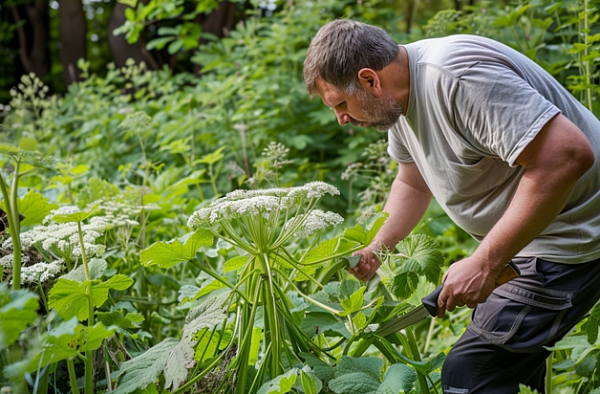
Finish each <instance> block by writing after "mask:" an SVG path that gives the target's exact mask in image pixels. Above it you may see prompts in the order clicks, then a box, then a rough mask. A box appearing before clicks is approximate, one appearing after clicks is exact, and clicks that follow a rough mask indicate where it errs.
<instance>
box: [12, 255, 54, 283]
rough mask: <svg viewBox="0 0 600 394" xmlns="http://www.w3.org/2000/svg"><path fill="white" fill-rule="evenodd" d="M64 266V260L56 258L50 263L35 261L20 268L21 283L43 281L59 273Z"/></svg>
mask: <svg viewBox="0 0 600 394" xmlns="http://www.w3.org/2000/svg"><path fill="white" fill-rule="evenodd" d="M63 266H64V261H62V260H56V261H53V262H51V263H44V262H41V263H37V264H34V265H31V266H24V267H22V268H21V283H23V284H26V283H31V284H37V283H44V282H46V281H47V280H48V279H51V278H53V277H55V276H56V275H58V274H60V272H61V271H62V268H63Z"/></svg>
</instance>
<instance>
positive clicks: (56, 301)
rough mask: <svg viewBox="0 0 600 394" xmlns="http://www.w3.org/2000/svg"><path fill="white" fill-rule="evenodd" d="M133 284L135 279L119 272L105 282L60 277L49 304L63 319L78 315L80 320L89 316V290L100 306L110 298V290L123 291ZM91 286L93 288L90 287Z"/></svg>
mask: <svg viewBox="0 0 600 394" xmlns="http://www.w3.org/2000/svg"><path fill="white" fill-rule="evenodd" d="M132 284H133V279H131V278H129V277H127V276H125V275H122V274H117V275H115V276H113V277H112V278H110V279H109V280H107V281H105V282H101V281H98V280H94V281H89V280H86V281H84V282H82V283H80V282H77V281H75V280H69V279H65V278H59V279H58V281H57V282H56V284H55V285H54V287H53V288H52V289H51V290H50V294H49V298H48V305H49V306H50V307H51V308H54V309H56V311H57V312H58V314H59V315H60V316H61V317H62V318H63V319H70V318H71V317H73V316H77V318H78V319H79V320H86V319H87V318H88V317H89V312H90V310H89V305H88V291H90V293H91V297H92V304H93V306H94V307H96V308H97V307H99V306H102V305H103V304H104V302H105V301H106V300H107V298H108V291H109V290H111V289H112V290H119V291H123V290H126V289H127V288H129V286H131V285H132ZM90 286H91V290H88V288H89V287H90Z"/></svg>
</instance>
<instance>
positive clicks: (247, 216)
mask: <svg viewBox="0 0 600 394" xmlns="http://www.w3.org/2000/svg"><path fill="white" fill-rule="evenodd" d="M326 194H330V195H338V194H339V191H338V189H337V188H335V187H334V186H332V185H329V184H327V183H325V182H311V183H307V184H306V185H304V186H298V187H290V188H272V189H260V190H236V191H233V192H231V193H228V194H227V195H225V197H222V198H220V199H218V200H216V201H214V202H212V203H211V204H210V205H209V206H208V207H205V208H202V209H200V210H198V211H196V212H195V213H194V214H192V216H191V217H190V218H189V220H188V226H189V227H192V228H197V227H205V228H209V229H211V231H213V233H215V235H217V236H219V237H221V238H223V236H224V235H225V237H224V239H225V240H226V241H228V242H230V243H232V244H234V245H237V246H239V247H241V248H243V249H244V250H246V251H248V252H250V253H253V254H254V253H257V252H258V251H262V252H264V251H269V250H274V249H275V248H277V247H279V246H281V245H282V244H283V243H284V242H285V241H286V240H288V239H289V238H290V237H291V236H293V235H295V233H296V232H297V231H298V230H299V229H301V228H304V226H305V224H306V223H307V222H309V223H308V224H306V228H304V230H302V233H303V234H307V235H308V234H312V233H314V232H315V231H317V230H318V229H322V228H325V227H327V226H329V225H333V224H337V223H340V222H341V221H340V219H341V217H340V216H339V215H337V216H334V215H335V214H333V213H327V214H326V213H324V212H323V211H319V212H316V213H315V214H312V215H311V212H313V210H314V208H315V205H316V204H317V202H318V201H319V199H320V198H321V197H323V196H325V195H326ZM285 223H287V224H288V225H284V224H285ZM217 227H218V228H219V229H220V230H222V233H219V232H218V230H217ZM236 229H239V230H238V231H236ZM311 229H312V230H311ZM223 233H224V234H223ZM239 234H241V236H240V235H239Z"/></svg>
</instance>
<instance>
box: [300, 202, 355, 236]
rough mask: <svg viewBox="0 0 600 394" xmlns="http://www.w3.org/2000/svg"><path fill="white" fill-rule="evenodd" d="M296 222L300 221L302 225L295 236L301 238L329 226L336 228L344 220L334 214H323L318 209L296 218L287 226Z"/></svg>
mask: <svg viewBox="0 0 600 394" xmlns="http://www.w3.org/2000/svg"><path fill="white" fill-rule="evenodd" d="M298 220H300V221H302V222H303V223H302V225H301V226H300V227H299V228H298V230H296V232H295V235H296V236H298V237H300V238H303V237H308V236H309V235H311V234H314V233H315V232H317V231H319V230H323V229H325V228H327V227H329V226H336V225H338V224H340V223H342V222H343V221H344V218H343V217H341V216H340V215H338V214H337V213H335V212H324V211H322V210H320V209H313V210H312V211H310V212H309V213H308V214H306V215H302V217H296V218H294V219H292V220H291V221H289V222H288V225H290V226H293V225H294V223H297V222H298Z"/></svg>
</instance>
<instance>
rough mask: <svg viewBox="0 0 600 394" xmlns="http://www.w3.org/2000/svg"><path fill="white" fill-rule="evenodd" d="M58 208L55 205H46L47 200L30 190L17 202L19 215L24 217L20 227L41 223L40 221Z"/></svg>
mask: <svg viewBox="0 0 600 394" xmlns="http://www.w3.org/2000/svg"><path fill="white" fill-rule="evenodd" d="M56 208H58V205H57V204H53V203H48V199H47V198H46V197H44V196H42V195H41V194H40V193H38V192H36V191H34V190H30V191H29V193H27V194H26V195H25V196H23V198H21V200H20V201H19V213H21V214H22V215H23V216H25V219H23V221H21V226H29V225H32V224H39V223H42V220H43V219H44V218H45V217H46V216H47V215H48V214H49V213H50V211H52V210H53V209H56Z"/></svg>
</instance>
